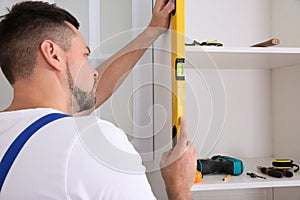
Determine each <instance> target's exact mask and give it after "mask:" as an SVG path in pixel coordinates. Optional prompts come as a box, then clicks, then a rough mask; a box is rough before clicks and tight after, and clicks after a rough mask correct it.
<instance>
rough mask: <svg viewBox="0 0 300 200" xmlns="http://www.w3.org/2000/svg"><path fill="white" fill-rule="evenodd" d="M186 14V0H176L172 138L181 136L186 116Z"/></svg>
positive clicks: (173, 17)
mask: <svg viewBox="0 0 300 200" xmlns="http://www.w3.org/2000/svg"><path fill="white" fill-rule="evenodd" d="M184 21H185V16H184V0H177V1H176V0H175V10H174V11H173V12H172V17H171V32H172V33H171V34H172V35H171V37H172V139H173V146H175V145H176V143H177V140H178V139H179V137H180V117H184V116H185V76H184V62H185V25H184Z"/></svg>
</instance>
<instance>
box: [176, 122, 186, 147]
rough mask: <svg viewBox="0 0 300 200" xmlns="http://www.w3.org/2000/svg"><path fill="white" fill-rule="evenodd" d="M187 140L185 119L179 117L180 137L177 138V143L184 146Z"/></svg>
mask: <svg viewBox="0 0 300 200" xmlns="http://www.w3.org/2000/svg"><path fill="white" fill-rule="evenodd" d="M187 142H188V128H187V124H186V119H185V118H183V117H181V118H180V137H179V140H178V145H179V146H181V147H186V146H187Z"/></svg>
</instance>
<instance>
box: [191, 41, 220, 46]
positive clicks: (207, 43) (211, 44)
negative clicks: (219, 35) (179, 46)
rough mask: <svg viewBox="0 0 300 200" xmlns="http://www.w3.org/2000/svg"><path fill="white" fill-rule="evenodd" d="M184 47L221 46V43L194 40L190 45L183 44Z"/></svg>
mask: <svg viewBox="0 0 300 200" xmlns="http://www.w3.org/2000/svg"><path fill="white" fill-rule="evenodd" d="M185 46H223V43H222V42H220V41H217V40H213V41H203V42H198V41H197V40H194V41H193V42H192V43H185Z"/></svg>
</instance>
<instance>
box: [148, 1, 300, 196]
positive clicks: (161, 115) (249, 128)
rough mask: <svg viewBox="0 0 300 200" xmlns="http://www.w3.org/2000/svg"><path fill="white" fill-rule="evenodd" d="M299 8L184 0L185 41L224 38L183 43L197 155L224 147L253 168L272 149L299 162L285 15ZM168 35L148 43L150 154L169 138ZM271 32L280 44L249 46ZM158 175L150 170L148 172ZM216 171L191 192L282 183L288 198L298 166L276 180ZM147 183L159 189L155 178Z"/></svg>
mask: <svg viewBox="0 0 300 200" xmlns="http://www.w3.org/2000/svg"><path fill="white" fill-rule="evenodd" d="M299 8H300V2H299V1H297V0H287V1H280V0H244V1H238V0H227V1H218V0H190V1H186V41H187V42H190V41H192V40H193V39H196V40H198V41H203V40H219V41H221V42H223V43H224V47H186V65H185V75H186V83H187V100H186V102H187V120H188V125H189V134H190V136H189V137H190V140H192V141H193V142H194V144H195V146H196V148H197V151H198V157H199V158H207V157H211V156H213V155H216V154H222V155H224V154H225V155H231V156H233V157H237V158H241V159H242V160H244V162H245V164H246V171H245V172H248V171H252V172H255V173H259V171H258V170H257V169H256V165H265V166H271V161H272V159H273V158H274V157H275V158H291V159H294V161H295V162H296V163H300V153H299V150H300V149H299V145H298V142H299V141H300V135H299V132H300V127H299V124H300V116H299V115H300V114H299V113H300V103H299V102H300V88H299V87H300V78H299V77H300V74H299V73H300V48H299V47H300V43H299V41H300V40H299V39H298V38H297V37H298V35H299V31H300V27H299V26H298V25H294V24H293V23H294V22H291V21H292V19H293V20H295V21H296V23H297V22H298V21H299V20H298V19H299V18H300V14H299V12H296V11H295V10H299ZM169 37H170V35H168V34H167V35H164V36H163V37H162V38H160V39H159V40H158V41H157V42H156V43H155V45H154V47H155V51H154V64H155V68H154V85H155V87H154V103H155V105H156V107H155V108H156V109H155V110H154V129H155V132H154V133H155V138H154V141H155V143H154V148H155V149H154V152H155V155H156V159H159V158H160V154H161V152H162V151H163V149H166V148H167V147H169V146H170V144H171V106H170V103H171V95H170V92H171V79H170V76H171V75H170V74H171V72H170V69H169V66H170V65H171V63H170V56H168V53H169V52H170V44H169V43H168V42H167V41H168V39H170V38H169ZM272 37H277V38H279V39H280V40H281V44H280V45H279V46H276V47H270V48H250V46H251V45H253V44H255V43H258V42H261V41H264V40H266V39H269V38H272ZM168 134H169V135H168ZM153 177H156V178H153ZM157 177H158V175H154V173H153V175H152V176H151V178H153V179H154V181H152V180H151V179H150V180H151V181H152V182H153V183H154V182H155V181H158V180H159V178H157ZM221 178H222V176H206V177H205V178H204V180H203V182H202V183H201V184H199V185H195V186H193V188H192V191H193V194H194V198H195V199H198V198H199V199H203V198H205V197H207V198H206V199H220V198H221V197H224V195H225V196H227V197H228V198H229V199H260V200H262V199H272V198H273V199H280V197H281V196H282V195H281V196H280V195H279V193H282V192H284V191H286V197H289V199H293V198H295V199H299V196H300V194H299V193H298V195H296V194H297V192H296V191H297V190H299V188H297V187H296V186H300V179H299V173H298V174H297V175H295V177H293V178H292V179H288V178H283V179H280V180H277V179H273V178H268V179H267V180H257V179H254V180H253V179H251V178H250V177H248V176H247V175H246V174H243V175H241V176H238V177H232V179H231V180H230V181H229V182H227V183H226V184H224V183H223V182H222V181H221V180H222V179H221ZM153 187H154V188H155V187H156V189H155V191H157V193H159V194H160V195H163V192H162V191H161V189H159V188H158V187H161V186H155V184H153ZM279 187H280V188H279ZM290 187H291V188H290ZM277 188H279V189H277ZM287 188H288V189H287ZM293 188H294V191H295V192H294V193H295V195H294V196H292V195H291V193H290V192H291V190H293ZM208 190H209V191H208ZM241 191H243V192H242V193H243V195H242V193H241ZM296 196H297V198H296ZM209 197H210V198H209ZM227 197H226V198H227Z"/></svg>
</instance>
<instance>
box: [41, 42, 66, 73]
mask: <svg viewBox="0 0 300 200" xmlns="http://www.w3.org/2000/svg"><path fill="white" fill-rule="evenodd" d="M40 50H41V54H42V55H43V57H44V59H45V61H46V62H47V63H48V65H49V66H51V67H52V68H54V69H55V70H58V71H61V70H62V68H61V63H62V55H61V54H62V49H61V48H59V46H58V45H56V44H55V43H54V42H52V41H51V40H44V41H43V42H42V44H41V45H40Z"/></svg>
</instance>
